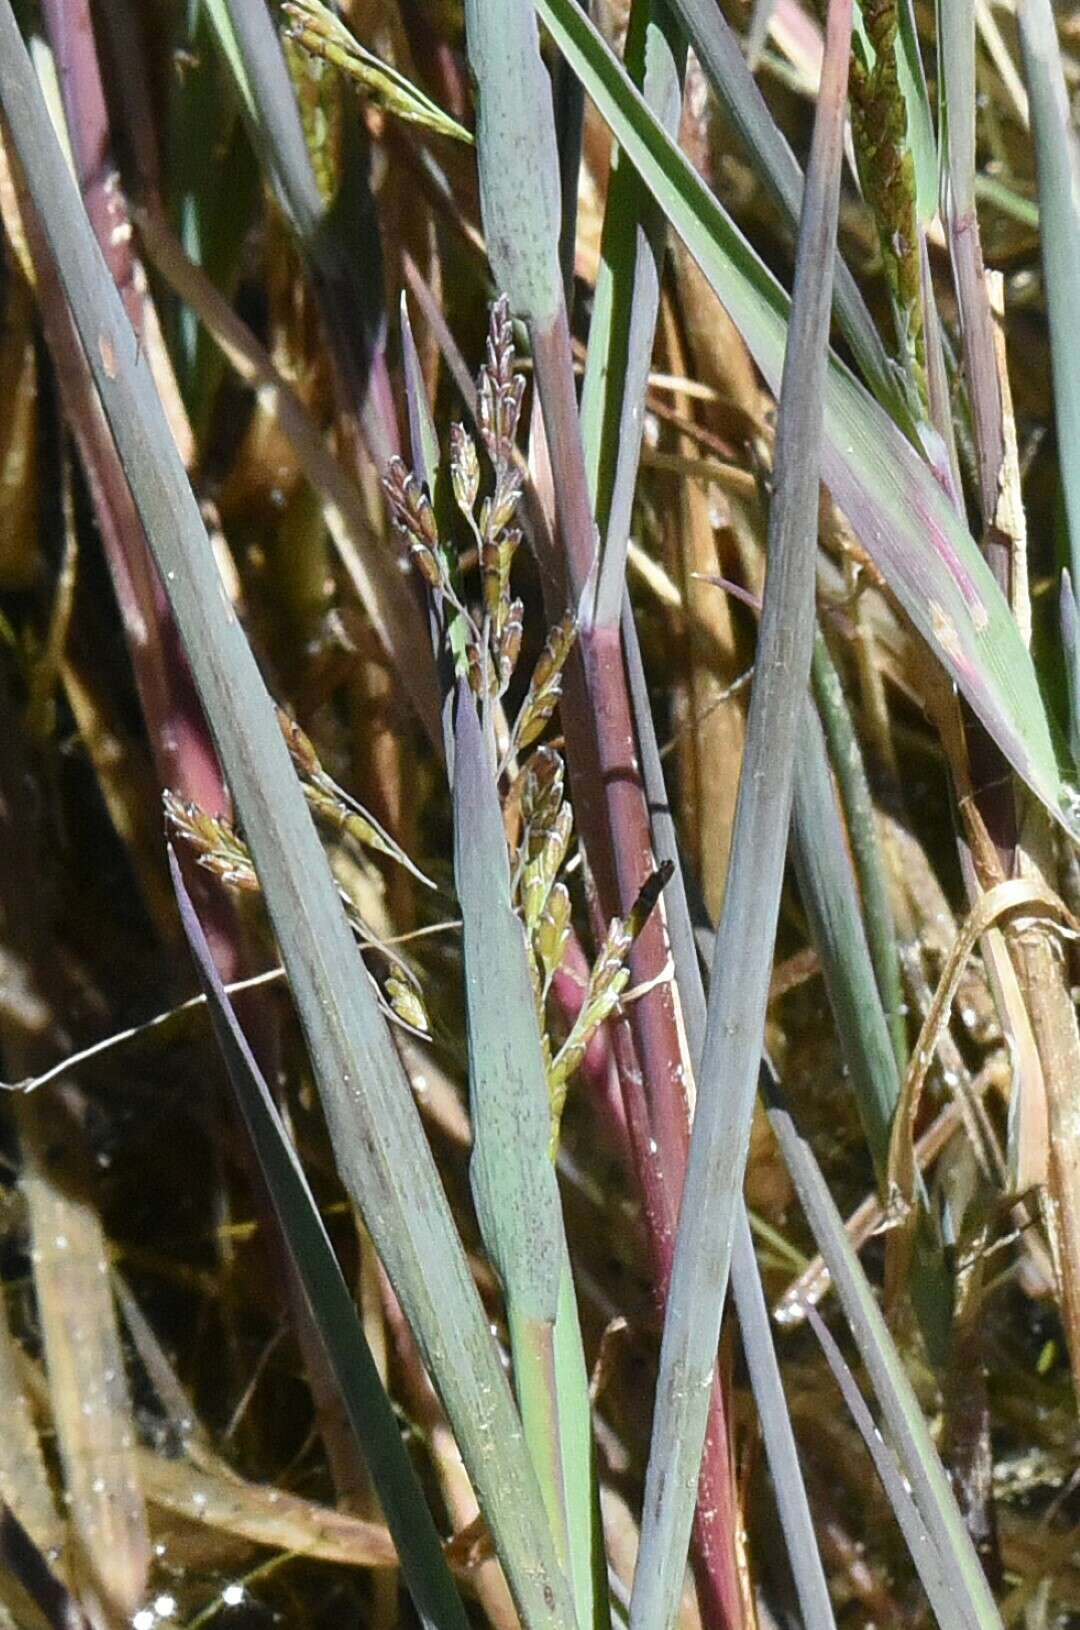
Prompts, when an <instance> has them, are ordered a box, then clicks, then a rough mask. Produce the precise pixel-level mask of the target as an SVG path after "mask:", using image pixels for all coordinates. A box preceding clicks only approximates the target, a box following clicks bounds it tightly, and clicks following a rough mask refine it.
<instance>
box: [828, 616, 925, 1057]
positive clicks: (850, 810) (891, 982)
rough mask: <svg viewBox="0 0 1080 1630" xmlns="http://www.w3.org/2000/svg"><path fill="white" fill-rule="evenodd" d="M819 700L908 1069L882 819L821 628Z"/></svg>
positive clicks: (873, 952) (889, 1018)
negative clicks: (879, 819) (880, 836)
mask: <svg viewBox="0 0 1080 1630" xmlns="http://www.w3.org/2000/svg"><path fill="white" fill-rule="evenodd" d="M811 673H812V675H813V684H814V698H815V700H816V702H817V705H818V713H819V716H820V718H821V727H822V729H823V731H824V732H825V740H826V742H827V744H828V748H829V762H830V764H831V765H832V771H833V774H834V775H835V777H836V784H837V788H838V790H839V793H840V801H841V803H842V804H843V806H844V821H845V825H846V827H847V834H848V838H849V840H850V843H851V854H852V859H853V860H854V863H855V870H856V872H857V873H858V878H859V894H860V898H861V901H862V910H863V920H864V923H865V926H866V938H867V942H868V944H869V947H870V956H871V959H872V961H873V964H874V975H875V977H876V979H877V987H878V991H879V992H880V995H881V1003H882V1006H883V1007H884V1009H885V1019H886V1023H887V1024H888V1026H889V1034H890V1036H891V1038H892V1044H893V1052H894V1054H895V1056H896V1067H897V1069H898V1070H900V1071H901V1072H903V1071H904V1070H905V1069H906V1068H907V1056H908V1047H907V1026H906V1023H905V1016H904V987H903V982H902V979H901V976H900V949H899V945H898V943H897V937H896V923H895V921H894V919H893V912H892V905H891V903H890V900H889V888H888V880H887V878H886V875H885V860H884V856H883V854H882V852H881V844H880V841H879V839H878V830H877V819H876V816H875V813H874V804H873V799H872V797H871V794H870V786H869V782H868V781H867V777H866V766H865V764H864V763H863V755H862V748H861V746H860V744H859V738H858V735H857V734H856V731H855V724H854V721H853V719H852V717H851V712H850V709H849V708H848V704H847V697H846V696H845V695H844V687H843V684H842V682H841V679H840V675H839V673H838V672H837V668H836V664H835V663H834V662H833V659H832V656H831V654H830V652H829V647H828V645H827V644H826V643H825V636H824V635H823V634H822V633H821V630H820V629H819V630H818V633H817V635H816V637H815V640H814V657H813V663H812V666H811Z"/></svg>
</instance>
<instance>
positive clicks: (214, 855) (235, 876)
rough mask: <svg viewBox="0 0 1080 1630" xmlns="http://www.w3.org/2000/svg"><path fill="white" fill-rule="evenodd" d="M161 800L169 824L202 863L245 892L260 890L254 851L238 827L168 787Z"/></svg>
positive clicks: (209, 870)
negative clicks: (245, 841)
mask: <svg viewBox="0 0 1080 1630" xmlns="http://www.w3.org/2000/svg"><path fill="white" fill-rule="evenodd" d="M162 803H163V804H164V807H165V818H166V820H167V821H168V823H169V825H170V826H171V827H172V829H173V831H174V832H175V833H176V834H177V836H178V837H180V838H182V839H183V840H184V842H185V843H186V844H187V846H188V848H189V849H190V850H191V851H192V853H193V854H194V856H195V858H196V861H197V862H198V864H199V865H200V866H202V867H204V868H205V870H206V871H208V872H210V873H211V874H212V875H213V876H214V877H216V878H217V879H218V880H219V882H222V883H224V884H226V885H227V887H229V888H232V889H240V890H241V891H243V892H244V893H246V894H257V893H258V892H259V879H258V877H257V876H256V873H255V867H254V864H253V863H252V859H251V855H250V854H249V852H248V848H247V845H246V844H245V843H244V841H243V839H242V838H241V837H240V835H239V833H238V832H237V831H236V829H235V827H233V826H232V825H231V824H230V823H229V822H228V821H226V820H225V819H223V817H222V816H220V815H208V814H207V813H206V811H205V810H204V809H200V808H199V805H198V804H193V803H190V802H189V801H188V800H187V799H185V798H181V797H180V796H179V794H178V793H175V792H172V791H170V790H169V789H168V788H166V790H165V792H164V793H163V794H162Z"/></svg>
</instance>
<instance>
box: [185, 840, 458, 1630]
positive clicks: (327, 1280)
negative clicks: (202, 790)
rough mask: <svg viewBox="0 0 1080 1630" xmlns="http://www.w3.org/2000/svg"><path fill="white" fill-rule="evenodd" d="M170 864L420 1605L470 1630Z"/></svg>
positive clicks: (299, 1265) (310, 1298)
mask: <svg viewBox="0 0 1080 1630" xmlns="http://www.w3.org/2000/svg"><path fill="white" fill-rule="evenodd" d="M169 871H170V873H171V876H172V882H173V888H174V890H175V891H176V900H177V904H178V906H179V908H180V921H181V922H182V924H183V927H184V933H185V934H186V936H187V941H188V945H189V947H190V949H191V954H192V956H193V958H194V960H195V966H196V968H197V969H198V974H199V983H200V984H201V985H202V988H203V991H204V993H205V995H206V1000H207V1002H208V1004H209V1008H210V1017H211V1021H212V1023H213V1026H214V1033H215V1035H216V1037H217V1043H218V1046H219V1047H220V1049H221V1052H222V1055H223V1057H224V1059H225V1064H226V1067H227V1069H228V1073H229V1080H230V1082H231V1083H232V1089H233V1093H234V1095H235V1097H236V1102H237V1105H238V1107H239V1109H240V1113H241V1115H242V1116H243V1118H244V1124H245V1125H246V1127H247V1131H248V1136H249V1137H250V1139H251V1143H252V1147H253V1148H254V1150H255V1154H256V1156H257V1158H258V1162H259V1167H260V1169H261V1171H262V1175H263V1181H264V1183H265V1184H266V1192H267V1195H268V1197H269V1200H270V1204H271V1205H272V1207H273V1209H274V1214H275V1215H276V1217H277V1220H278V1226H279V1228H280V1232H281V1239H282V1242H283V1244H284V1246H285V1249H286V1251H287V1252H288V1255H289V1259H290V1261H291V1263H292V1266H293V1270H294V1272H295V1274H296V1281H297V1284H298V1285H299V1287H300V1289H301V1291H302V1294H303V1296H304V1300H305V1301H306V1302H307V1305H308V1309H309V1311H310V1315H311V1329H312V1333H313V1335H314V1337H315V1339H316V1340H317V1341H318V1342H319V1344H320V1346H321V1347H322V1350H323V1354H324V1357H325V1361H326V1364H327V1367H328V1369H329V1371H330V1373H331V1374H332V1375H333V1377H334V1381H335V1382H336V1384H337V1387H338V1391H339V1392H340V1394H341V1398H342V1402H343V1403H344V1406H345V1412H346V1414H347V1415H348V1418H349V1424H350V1426H351V1427H352V1430H353V1432H354V1433H355V1435H356V1440H357V1442H358V1443H359V1444H360V1446H361V1448H362V1449H363V1451H364V1457H365V1459H366V1461H367V1465H368V1469H369V1471H370V1473H371V1479H372V1482H373V1483H374V1485H375V1491H376V1493H377V1494H378V1497H379V1504H380V1505H381V1506H382V1509H383V1514H384V1515H385V1517H386V1523H387V1527H388V1528H389V1530H390V1532H391V1534H392V1535H393V1539H394V1544H395V1545H396V1547H397V1552H398V1556H399V1557H400V1559H401V1566H402V1571H403V1572H404V1575H405V1582H406V1584H407V1585H408V1588H409V1592H410V1594H411V1596H412V1599H413V1602H414V1603H415V1605H416V1610H417V1613H418V1614H419V1615H420V1619H421V1621H422V1623H423V1624H425V1625H428V1626H431V1627H432V1630H435V1627H436V1626H442V1627H445V1630H465V1626H466V1625H467V1623H468V1620H467V1619H466V1616H465V1609H464V1607H463V1605H462V1602H461V1598H460V1596H459V1595H458V1592H457V1588H456V1586H455V1585H454V1581H453V1579H452V1578H451V1576H450V1570H449V1568H448V1567H447V1564H446V1558H445V1556H444V1555H443V1549H442V1544H441V1542H440V1540H439V1535H438V1533H437V1531H436V1528H435V1524H434V1522H433V1521H432V1517H431V1512H430V1511H429V1509H428V1504H427V1501H426V1499H425V1498H424V1491H423V1489H422V1488H421V1487H420V1480H419V1478H418V1477H417V1475H416V1472H415V1470H414V1468H413V1464H412V1462H411V1460H410V1459H409V1456H408V1454H407V1452H406V1449H405V1445H404V1444H403V1442H402V1439H401V1432H400V1429H399V1427H398V1423H397V1419H396V1417H395V1415H394V1411H393V1408H392V1407H391V1404H390V1400H389V1398H388V1397H387V1395H386V1391H385V1388H384V1387H383V1384H382V1381H381V1379H380V1376H379V1372H378V1370H377V1368H376V1366H375V1360H374V1359H373V1358H372V1356H371V1349H370V1348H369V1346H368V1344H367V1339H366V1337H365V1335H364V1329H363V1326H362V1325H361V1323H360V1319H359V1316H358V1315H357V1311H356V1306H355V1303H354V1302H353V1299H352V1297H351V1296H350V1294H349V1291H348V1287H347V1286H346V1284H345V1280H344V1279H343V1278H342V1274H341V1269H340V1268H339V1267H338V1262H337V1258H336V1256H335V1255H334V1249H333V1246H332V1245H331V1244H330V1241H329V1239H328V1238H327V1234H326V1229H325V1227H324V1226H323V1220H322V1217H321V1216H320V1215H319V1208H318V1206H317V1205H316V1204H315V1199H314V1196H313V1195H312V1193H311V1190H310V1188H309V1187H308V1183H307V1178H306V1177H305V1176H304V1172H303V1168H302V1167H301V1165H300V1162H299V1160H298V1159H297V1157H296V1151H295V1149H294V1148H293V1146H292V1144H291V1143H290V1142H289V1137H288V1134H287V1133H286V1131H285V1128H284V1126H283V1125H282V1122H281V1116H280V1115H279V1114H278V1110H277V1106H276V1105H275V1103H274V1100H273V1098H272V1097H271V1096H270V1089H269V1087H268V1086H267V1085H266V1082H265V1081H264V1079H263V1076H262V1072H261V1071H260V1069H259V1066H258V1064H257V1063H256V1061H255V1056H254V1054H253V1053H252V1051H251V1048H250V1047H249V1046H248V1043H247V1039H246V1037H245V1036H244V1033H243V1031H242V1030H241V1028H240V1026H239V1024H238V1023H237V1019H236V1015H235V1013H234V1012H233V1009H232V1004H231V1002H230V1001H229V998H228V996H227V995H226V994H225V990H224V987H223V986H222V983H221V980H220V978H219V976H218V972H217V969H216V968H215V967H214V962H213V958H212V956H211V955H210V947H209V945H208V944H207V942H206V936H205V934H204V933H203V930H202V925H201V924H200V922H199V919H198V916H197V915H196V912H195V908H194V906H193V905H192V903H191V898H190V896H189V894H188V892H187V889H186V887H185V886H184V879H183V875H182V873H181V871H180V867H179V864H178V863H177V859H176V854H175V852H174V850H173V848H172V845H171V844H170V846H169Z"/></svg>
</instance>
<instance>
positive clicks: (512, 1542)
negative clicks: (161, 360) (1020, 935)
mask: <svg viewBox="0 0 1080 1630" xmlns="http://www.w3.org/2000/svg"><path fill="white" fill-rule="evenodd" d="M0 100H2V103H3V108H4V113H5V115H6V118H7V123H8V128H9V130H10V131H11V133H12V142H13V145H14V147H15V149H16V152H17V153H18V156H19V159H20V162H21V164H22V167H23V171H24V174H25V176H26V179H27V184H28V186H29V187H30V189H31V191H32V193H33V195H34V198H35V200H36V202H37V205H38V208H39V210H40V212H41V218H42V223H43V226H44V228H45V231H46V234H47V238H48V243H49V247H50V250H51V253H52V255H53V258H54V260H55V263H56V267H57V270H58V272H59V274H60V277H61V279H62V281H63V284H64V288H65V292H66V295H67V298H68V301H69V303H70V305H71V310H72V315H73V317H74V320H75V323H76V325H77V327H78V330H79V334H80V338H81V340H82V344H83V348H84V351H85V354H86V357H87V360H88V362H89V364H90V367H91V370H92V372H93V376H94V382H95V385H96V387H97V390H98V393H99V396H100V398H101V403H102V407H103V409H104V412H105V415H106V418H107V420H108V423H109V426H110V429H111V431H112V433H113V436H114V438H115V440H116V444H117V450H118V452H119V455H120V457H121V459H122V461H123V464H124V468H125V471H126V473H127V477H128V480H129V482H130V484H131V489H132V495H133V497H134V498H135V501H136V503H137V505H138V508H139V511H140V515H141V517H142V520H143V523H144V526H145V529H146V535H147V537H148V539H149V540H150V544H151V548H152V550H153V553H154V558H155V560H156V562H157V565H158V568H159V570H160V573H161V578H162V582H163V583H164V585H165V588H166V590H167V593H168V597H169V600H170V602H171V605H172V609H173V612H174V615H175V617H176V621H177V625H178V627H179V630H180V633H181V637H182V638H183V641H184V645H185V648H186V650H187V653H188V656H189V659H190V662H191V667H192V672H193V675H194V678H195V682H196V685H197V688H198V690H199V694H200V698H201V700H202V703H203V706H204V707H205V709H206V713H207V717H208V718H209V720H210V722H211V727H212V729H213V731H214V736H215V741H216V744H217V747H218V751H219V754H220V757H221V761H222V765H223V768H224V770H225V773H226V776H227V777H228V780H229V784H230V787H231V789H232V792H233V796H234V798H235V801H236V807H237V812H238V815H239V818H240V820H241V821H242V823H243V827H244V831H245V834H246V836H247V839H248V841H249V843H250V846H251V850H252V853H253V856H254V859H255V864H256V867H257V869H258V872H259V876H260V879H261V881H262V886H263V891H264V895H265V899H266V902H267V907H268V910H269V914H270V919H271V922H272V924H273V926H274V930H275V932H276V935H277V938H278V942H279V944H280V946H281V950H282V960H283V962H284V964H285V966H286V969H287V971H288V974H289V979H290V984H291V986H292V990H293V993H294V996H295V998H296V1003H297V1009H298V1012H299V1015H300V1020H301V1024H302V1026H303V1029H304V1033H305V1036H306V1038H307V1042H308V1046H309V1049H310V1053H311V1058H312V1064H313V1067H314V1073H315V1079H316V1083H317V1085H318V1087H319V1091H320V1094H321V1097H322V1102H323V1106H324V1109H325V1112H326V1116H327V1121H328V1125H329V1130H330V1136H331V1139H332V1142H333V1146H334V1149H335V1153H336V1157H337V1159H338V1162H339V1165H340V1168H341V1173H342V1177H343V1179H344V1181H345V1184H346V1187H347V1188H348V1190H349V1193H350V1195H351V1196H352V1198H353V1200H354V1202H355V1203H356V1205H357V1207H358V1209H359V1210H360V1212H361V1214H362V1215H363V1217H364V1219H365V1221H366V1223H367V1225H368V1229H369V1232H370V1233H371V1236H372V1238H373V1240H374V1241H375V1244H376V1247H377V1249H378V1251H379V1254H380V1256H381V1258H382V1260H383V1262H384V1264H385V1266H386V1270H387V1273H388V1275H389V1277H390V1281H391V1283H392V1284H393V1286H394V1288H395V1290H396V1292H397V1294H398V1297H399V1298H400V1300H401V1303H402V1306H403V1308H404V1310H405V1313H406V1316H407V1318H408V1320H409V1323H410V1325H411V1327H412V1329H413V1331H414V1333H415V1335H416V1338H417V1342H418V1344H419V1347H420V1351H421V1354H422V1356H423V1359H424V1362H425V1363H426V1365H427V1366H428V1369H429V1371H430V1373H431V1376H432V1379H433V1380H434V1382H435V1384H436V1386H437V1387H438V1389H439V1391H440V1393H441V1395H442V1398H443V1402H444V1404H445V1405H446V1410H447V1414H448V1417H449V1419H450V1422H451V1424H452V1426H453V1429H454V1431H455V1434H456V1436H457V1439H458V1443H459V1445H460V1447H461V1451H462V1455H463V1458H464V1461H465V1464H466V1467H467V1469H468V1472H469V1475H470V1477H471V1478H472V1480H473V1483H474V1486H475V1488H476V1492H477V1497H478V1499H479V1501H480V1504H481V1507H482V1509H483V1510H484V1512H485V1515H486V1516H487V1519H488V1521H489V1524H490V1527H491V1530H492V1534H493V1535H494V1538H495V1543H496V1546H497V1548H498V1551H499V1554H500V1558H501V1560H502V1562H503V1566H504V1568H505V1570H506V1573H507V1577H508V1580H509V1582H510V1585H511V1589H512V1590H513V1591H514V1594H515V1596H516V1598H517V1601H518V1605H519V1607H520V1610H521V1612H522V1615H523V1617H524V1618H525V1620H526V1622H527V1623H528V1624H529V1625H530V1627H531V1630H539V1627H541V1626H548V1627H550V1630H556V1627H560V1630H570V1627H571V1626H572V1625H573V1623H574V1613H573V1608H572V1606H571V1603H570V1599H569V1593H568V1591H567V1589H566V1586H565V1583H564V1581H563V1579H562V1576H561V1573H560V1570H559V1567H558V1564H557V1562H556V1559H555V1554H554V1547H553V1545H552V1543H551V1536H550V1533H549V1531H548V1525H547V1519H546V1515H545V1512H544V1507H543V1502H542V1500H541V1496H540V1490H539V1487H538V1485H537V1482H536V1478H535V1474H534V1472H533V1469H532V1466H531V1464H530V1462H529V1458H528V1455H527V1453H526V1451H525V1447H524V1444H523V1442H522V1439H521V1430H520V1423H519V1421H518V1418H517V1413H516V1411H515V1409H514V1406H513V1401H512V1399H511V1396H510V1391H509V1388H508V1386H507V1382H506V1378H505V1376H504V1374H503V1371H502V1368H501V1365H500V1363H499V1359H498V1355H497V1353H496V1350H495V1346H494V1343H493V1342H492V1339H491V1332H490V1330H489V1329H488V1325H487V1321H486V1318H485V1316H484V1312H483V1309H482V1307H481V1305H480V1300H479V1297H478V1296H477V1294H476V1289H475V1286H474V1285H473V1282H472V1277H471V1274H470V1272H469V1267H468V1263H467V1261H466V1258H465V1253H464V1251H463V1249H462V1246H461V1242H460V1240H459V1239H458V1236H457V1232H456V1230H455V1227H454V1223H453V1218H452V1215H451V1212H450V1208H449V1205H448V1202H447V1199H446V1195H445V1192H444V1190H443V1188H442V1185H441V1182H440V1180H439V1175H438V1171H437V1169H436V1166H435V1162H434V1160H433V1158H432V1154H431V1150H430V1148H429V1147H428V1144H427V1141H426V1139H425V1137H424V1134H423V1129H422V1127H421V1124H420V1118H419V1115H418V1112H417V1109H416V1106H415V1104H414V1102H413V1100H412V1096H411V1093H410V1090H409V1084H408V1079H407V1077H406V1075H405V1072H404V1069H403V1067H402V1064H401V1060H400V1058H399V1057H398V1054H397V1052H396V1049H395V1048H394V1045H393V1042H392V1040H391V1038H390V1035H389V1032H388V1030H387V1027H386V1024H385V1022H384V1021H383V1019H382V1017H381V1015H380V1014H379V1011H378V1007H377V1003H376V998H375V994H374V992H373V991H372V989H371V987H370V984H369V982H368V981H367V980H365V979H363V978H362V977H359V975H358V970H357V965H356V949H355V946H354V944H353V941H352V936H351V935H350V933H349V930H348V927H347V924H346V922H345V919H344V916H343V914H342V911H341V906H340V902H339V901H338V898H337V895H336V892H335V889H334V884H333V880H332V878H331V876H330V871H329V867H328V864H327V861H326V857H325V855H324V853H323V851H322V848H321V846H320V844H319V841H318V839H317V837H316V835H315V831H314V828H313V826H312V824H311V818H310V816H309V814H308V810H307V806H306V804H305V801H304V796H303V793H302V791H301V789H300V786H299V783H298V782H297V780H296V777H295V775H294V773H293V770H292V766H291V764H290V762H289V757H288V751H287V749H286V746H285V742H284V740H283V738H282V735H281V732H280V729H279V728H278V724H277V720H276V717H275V714H274V709H273V706H272V704H271V702H270V698H269V697H268V695H267V694H266V690H265V687H264V685H263V682H262V679H261V677H260V675H259V672H258V669H257V667H256V664H255V659H254V657H253V656H252V653H251V650H250V648H249V646H248V644H247V641H246V639H245V638H244V635H243V632H242V630H241V629H240V627H239V624H238V623H237V620H236V616H235V612H234V611H233V608H232V606H231V605H230V604H229V603H228V601H227V599H226V596H225V593H224V590H223V588H222V585H221V582H220V579H219V577H218V572H217V567H216V564H215V561H214V557H213V553H212V550H211V547H210V543H209V540H208V538H207V536H206V531H205V528H204V526H203V522H202V517H201V515H200V513H199V509H198V505H197V503H196V501H195V498H194V496H193V494H192V491H191V488H190V486H189V484H188V481H187V477H186V474H185V472H184V469H183V466H182V465H181V463H180V459H179V457H178V454H177V451H176V447H175V444H174V443H173V440H172V437H171V435H170V433H169V428H168V424H167V422H166V420H165V417H164V413H163V411H162V408H161V403H160V401H159V399H158V396H157V393H156V391H155V389H154V385H153V381H152V378H151V375H150V369H149V364H148V362H147V359H146V357H145V355H144V353H143V352H142V350H141V349H140V347H139V346H138V345H137V344H136V341H135V337H134V335H133V333H132V331H131V326H130V324H129V323H128V321H127V318H126V316H125V314H124V311H123V307H122V306H121V304H120V298H119V295H118V294H117V292H116V289H115V286H114V284H113V283H112V280H111V278H110V277H109V274H108V271H107V269H106V267H105V265H104V262H103V260H102V258H101V253H100V250H99V249H98V246H97V244H96V242H95V240H94V237H93V234H92V232H91V230H90V227H89V223H88V222H87V219H86V215H85V212H84V211H83V208H82V204H81V201H80V199H79V196H78V193H77V191H76V189H75V185H74V182H73V181H72V178H71V175H70V173H69V171H68V169H67V167H66V165H65V162H64V159H63V156H62V154H61V152H60V149H59V146H58V144H57V141H56V138H55V136H54V134H53V132H52V129H51V127H50V125H49V121H48V115H47V113H46V111H45V108H44V105H43V103H42V100H41V95H40V92H39V90H38V88H37V85H36V82H35V80H34V76H33V70H32V68H31V66H30V61H29V58H28V56H27V53H26V48H25V46H24V45H23V42H22V40H21V38H20V36H19V32H18V28H17V26H16V23H15V19H14V16H13V14H12V11H11V6H10V3H9V0H2V3H0Z"/></svg>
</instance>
